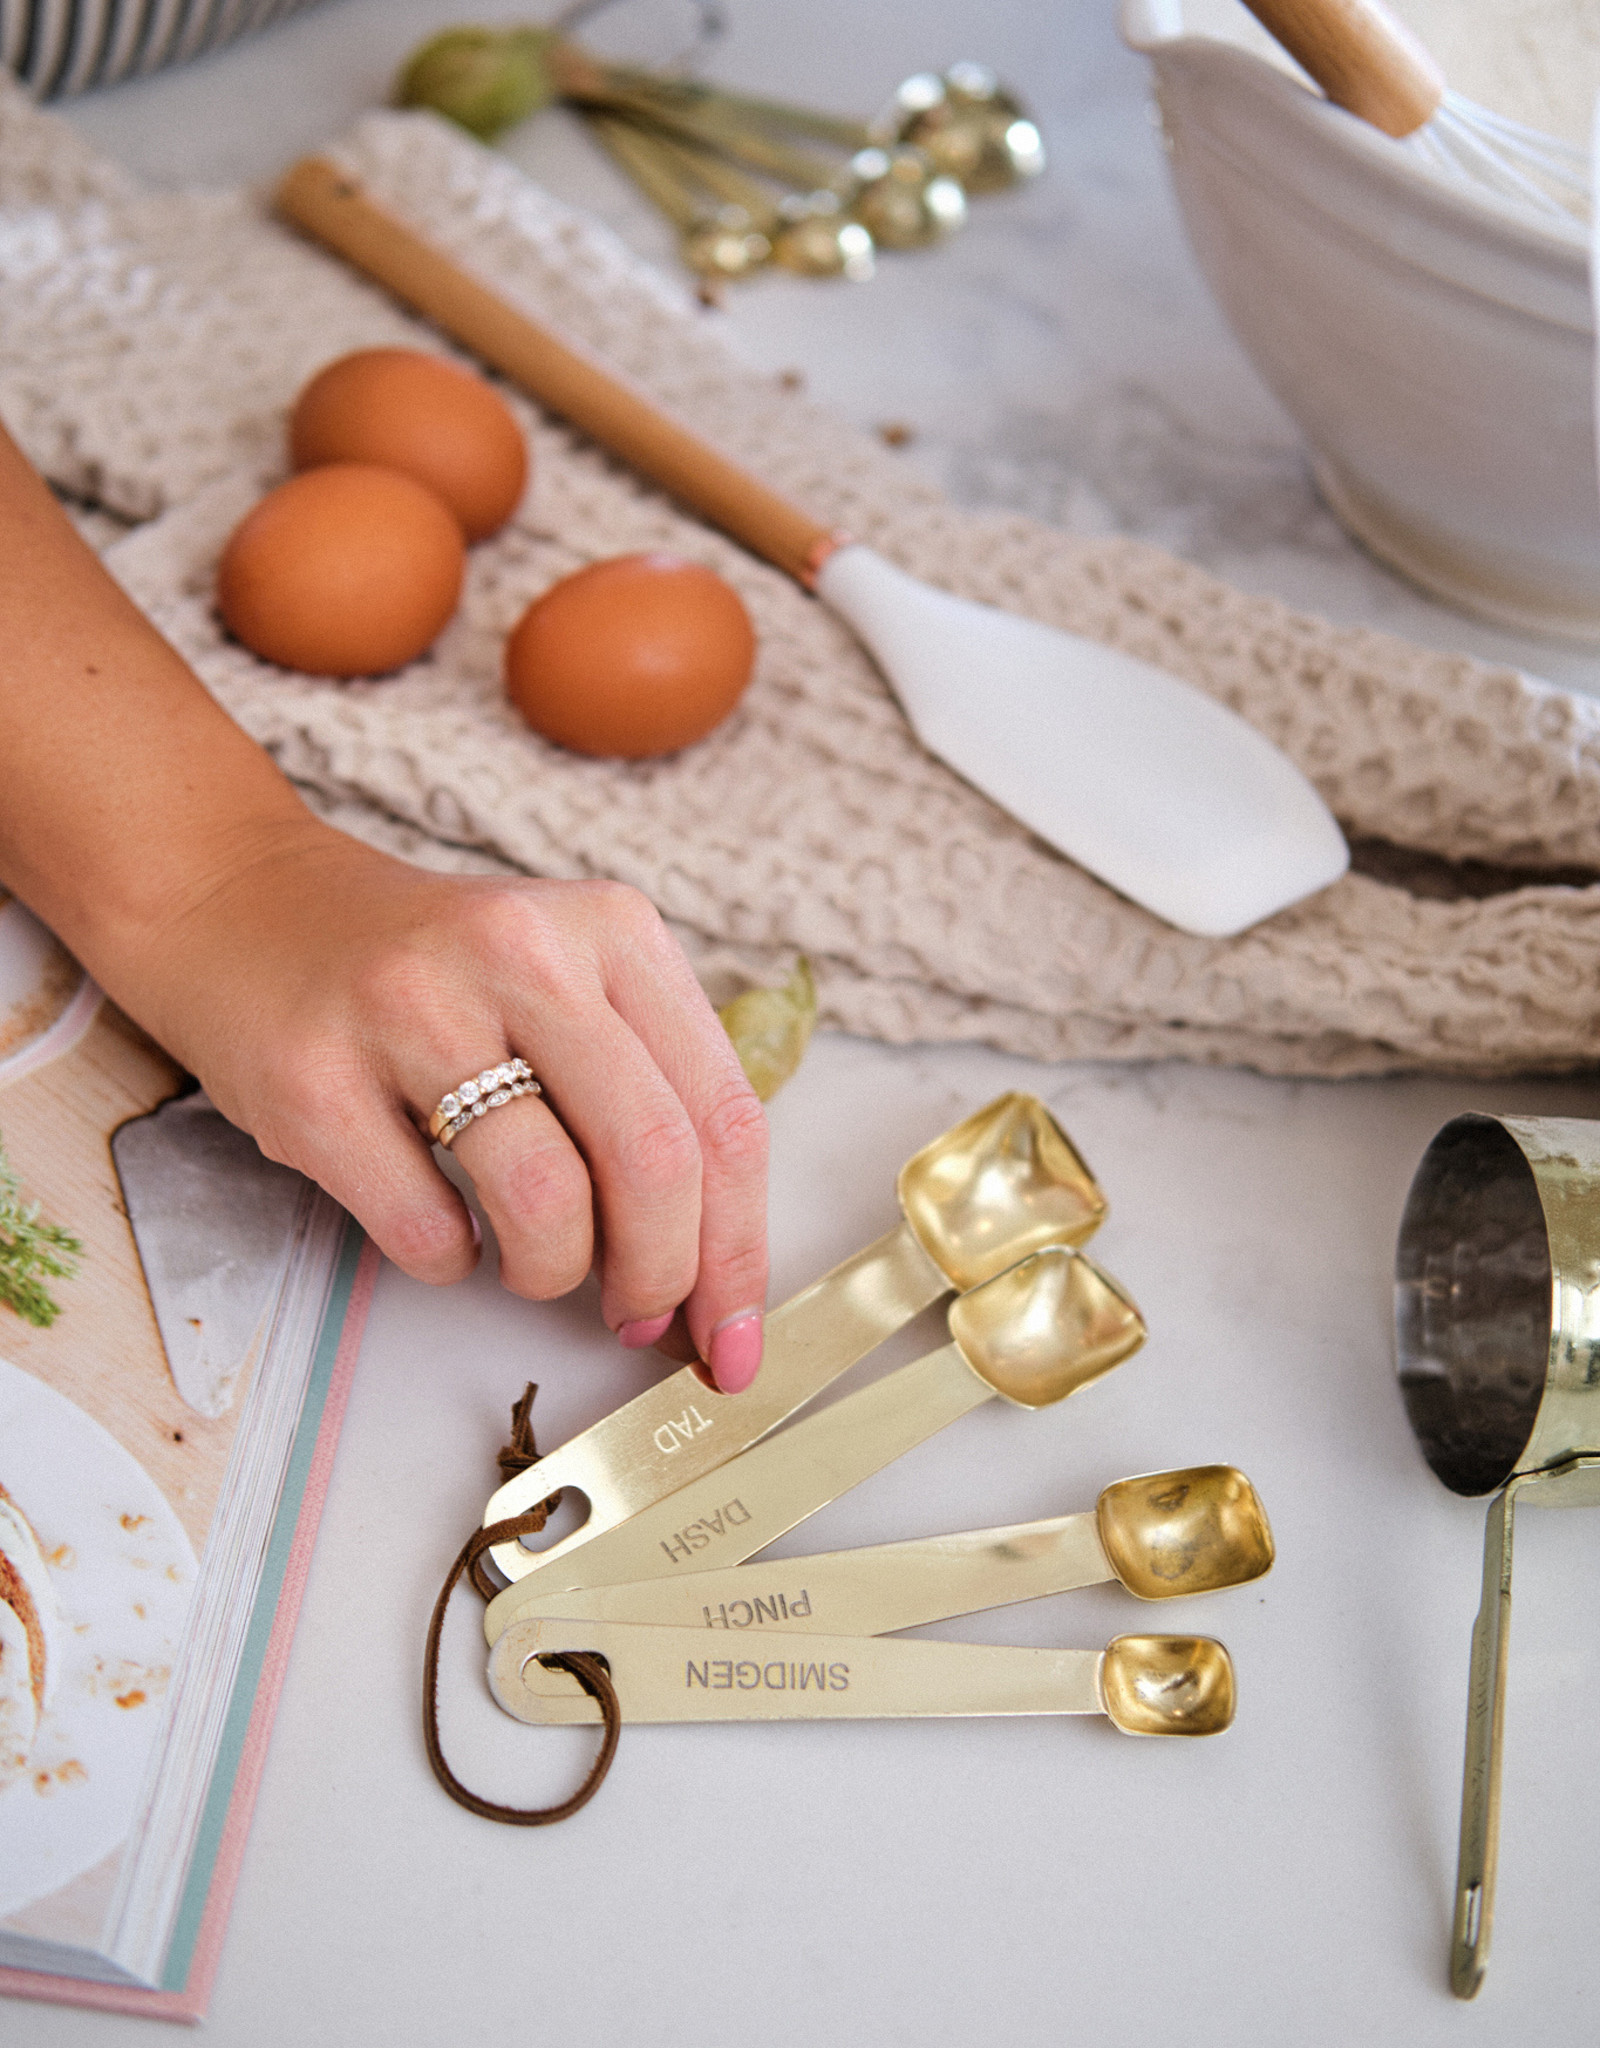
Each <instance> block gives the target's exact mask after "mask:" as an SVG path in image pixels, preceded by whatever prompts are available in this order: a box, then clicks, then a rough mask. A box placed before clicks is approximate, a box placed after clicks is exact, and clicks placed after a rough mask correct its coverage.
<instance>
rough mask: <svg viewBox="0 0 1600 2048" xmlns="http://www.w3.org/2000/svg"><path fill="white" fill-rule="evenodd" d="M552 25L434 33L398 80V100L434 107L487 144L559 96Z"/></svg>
mask: <svg viewBox="0 0 1600 2048" xmlns="http://www.w3.org/2000/svg"><path fill="white" fill-rule="evenodd" d="M555 40H556V38H555V34H554V32H553V31H552V30H550V29H538V28H513V29H493V28H447V29H446V30H445V31H444V32H443V34H442V35H437V36H433V37H431V38H430V39H429V40H428V41H427V42H425V43H424V44H423V45H422V47H421V49H419V50H418V51H417V52H416V54H415V55H414V56H412V57H411V58H409V59H408V60H407V63H406V66H405V69H404V70H403V71H402V72H401V73H400V76H399V78H398V79H397V80H396V82H395V104H396V105H397V106H401V107H431V108H432V109H433V111H434V112H435V113H436V114H443V115H444V116H445V117H446V119H448V120H451V121H455V122H457V123H458V124H459V125H460V126H461V127H463V128H466V129H468V130H469V131H470V132H471V133H472V134H474V135H476V136H478V137H479V138H480V140H482V141H484V142H488V141H491V140H492V139H493V138H494V137H495V136H496V135H498V134H499V133H500V132H501V130H502V129H505V128H514V127H515V126H516V124H517V123H518V122H519V121H525V120H526V119H527V118H528V116H529V115H530V114H537V113H538V111H539V109H540V108H541V107H547V106H549V104H550V102H551V101H552V100H553V99H554V98H555V96H556V88H555V82H554V80H553V79H552V78H551V76H550V67H549V63H548V61H547V58H548V52H549V49H550V46H551V44H552V43H554V42H555Z"/></svg>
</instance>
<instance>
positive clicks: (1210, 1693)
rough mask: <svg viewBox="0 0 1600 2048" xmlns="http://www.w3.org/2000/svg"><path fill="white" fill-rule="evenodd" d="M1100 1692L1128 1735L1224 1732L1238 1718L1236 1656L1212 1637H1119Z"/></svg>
mask: <svg viewBox="0 0 1600 2048" xmlns="http://www.w3.org/2000/svg"><path fill="white" fill-rule="evenodd" d="M1100 1692H1101V1696H1102V1698H1103V1699H1104V1700H1105V1704H1106V1712H1107V1713H1108V1714H1109V1715H1110V1717H1111V1719H1112V1720H1113V1721H1115V1722H1116V1724H1117V1726H1118V1727H1119V1728H1120V1729H1121V1730H1122V1732H1123V1734H1124V1735H1220V1734H1221V1733H1222V1731H1223V1729H1224V1728H1226V1727H1228V1726H1229V1725H1230V1724H1231V1723H1232V1720H1233V1712H1234V1699H1235V1692H1234V1681H1233V1659H1232V1658H1231V1657H1230V1656H1229V1655H1228V1653H1227V1651H1226V1650H1225V1649H1224V1648H1223V1647H1222V1645H1221V1643H1218V1642H1213V1641H1212V1639H1211V1638H1210V1637H1209V1636H1118V1637H1117V1638H1116V1639H1115V1641H1113V1642H1110V1643H1107V1645H1106V1651H1105V1661H1104V1662H1103V1663H1102V1664H1101V1666H1100Z"/></svg>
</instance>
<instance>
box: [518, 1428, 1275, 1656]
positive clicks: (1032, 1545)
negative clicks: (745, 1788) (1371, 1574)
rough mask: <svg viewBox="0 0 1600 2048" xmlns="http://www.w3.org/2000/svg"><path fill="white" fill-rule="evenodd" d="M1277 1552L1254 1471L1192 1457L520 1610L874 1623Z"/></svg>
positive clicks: (1237, 1567) (749, 1622) (1178, 1587)
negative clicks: (814, 1547) (1173, 1466)
mask: <svg viewBox="0 0 1600 2048" xmlns="http://www.w3.org/2000/svg"><path fill="white" fill-rule="evenodd" d="M1272 1559H1273V1545H1272V1531H1271V1529H1270V1528H1269V1527H1268V1525H1267V1516H1266V1510H1265V1509H1264V1508H1263V1507H1262V1505H1261V1500H1260V1496H1259V1495H1258V1494H1257V1493H1256V1490H1255V1488H1254V1487H1253V1486H1252V1485H1251V1484H1250V1482H1249V1480H1248V1479H1246V1477H1245V1476H1244V1474H1243V1473H1242V1472H1239V1471H1236V1470H1235V1469H1234V1468H1233V1467H1232V1466H1231V1465H1194V1466H1190V1467H1188V1468H1187V1469H1186V1470H1184V1471H1180V1472H1151V1473H1146V1474H1144V1475H1143V1476H1142V1477H1140V1478H1137V1479H1118V1480H1116V1481H1115V1482H1114V1483H1113V1484H1112V1485H1110V1486H1108V1487H1106V1488H1105V1490H1104V1491H1103V1492H1102V1493H1101V1495H1100V1498H1099V1500H1098V1501H1097V1502H1096V1504H1095V1506H1094V1508H1093V1509H1092V1510H1091V1512H1089V1513H1088V1514H1078V1515H1057V1516H1054V1517H1053V1518H1051V1519H1049V1520H1046V1521H1037V1522H1018V1523H1014V1524H1012V1525H1011V1526H1010V1527H1007V1528H1001V1529H967V1530H963V1531H962V1532H960V1533H959V1534H957V1535H952V1536H928V1537H923V1538H920V1539H918V1540H916V1541H913V1542H910V1543H879V1544H874V1545H873V1546H872V1547H871V1548H869V1549H861V1550H834V1551H828V1552H825V1553H823V1554H822V1555H821V1556H817V1557H787V1558H783V1559H781V1560H777V1561H774V1562H773V1563H770V1564H759V1563H757V1564H739V1565H732V1566H729V1567H728V1568H727V1569H725V1570H722V1571H713V1572H695V1573H693V1574H692V1575H691V1576H690V1577H688V1578H681V1579H680V1578H663V1579H643V1580H637V1581H635V1582H633V1583H632V1584H629V1585H622V1586H587V1587H582V1588H579V1589H577V1590H575V1591H572V1592H566V1593H547V1594H545V1595H544V1596H543V1597H542V1598H540V1599H537V1600H530V1601H528V1602H527V1603H526V1604H524V1605H522V1606H521V1607H520V1608H519V1612H520V1613H521V1614H523V1615H532V1616H536V1617H546V1618H551V1619H553V1618H556V1617H564V1618H567V1619H573V1620H590V1621H631V1622H641V1623H653V1624H656V1625H658V1626H669V1627H677V1628H706V1629H712V1630H716V1631H718V1632H721V1633H727V1634H730V1635H740V1634H743V1633H745V1632H746V1631H750V1632H751V1633H753V1634H757V1633H758V1634H761V1635H765V1634H766V1632H767V1631H768V1630H769V1629H778V1630H785V1631H794V1630H799V1631H801V1632H802V1633H804V1634H808V1635H809V1634H812V1633H826V1634H829V1635H840V1636H846V1635H848V1636H877V1635H889V1634H892V1633H893V1632H894V1631H895V1630H897V1629H903V1628H920V1627H921V1626H922V1625H923V1624H924V1623H925V1622H930V1621H948V1620H950V1619H952V1618H953V1617H954V1616H956V1615H958V1614H977V1613H979V1612H980V1611H981V1610H983V1609H986V1608H990V1607H1009V1606H1011V1605H1013V1604H1015V1603H1016V1602H1017V1601H1019V1600H1038V1599H1042V1598H1043V1597H1044V1596H1045V1595H1047V1594H1050V1593H1066V1592H1070V1591H1072V1590H1073V1589H1074V1588H1076V1587H1079V1586H1094V1585H1099V1584H1101V1583H1102V1582H1104V1581H1105V1580H1107V1579H1117V1580H1120V1581H1121V1583H1122V1585H1123V1586H1125V1587H1126V1588H1127V1590H1128V1591H1129V1592H1130V1593H1132V1594H1134V1595H1135V1597H1136V1598H1138V1599H1140V1600H1174V1599H1178V1598H1180V1597H1182V1596H1184V1595H1187V1594H1191V1593H1213V1592H1218V1591H1220V1590H1221V1589H1222V1588H1224V1587H1227V1586H1242V1585H1246V1584H1247V1583H1248V1582H1249V1581H1250V1580H1252V1579H1258V1578H1260V1577H1261V1576H1262V1574H1263V1573H1265V1572H1267V1571H1269V1570H1270V1569H1271V1566H1272ZM534 1584H535V1585H537V1580H535V1582H534ZM528 1590H529V1591H532V1590H533V1588H532V1587H529V1588H528Z"/></svg>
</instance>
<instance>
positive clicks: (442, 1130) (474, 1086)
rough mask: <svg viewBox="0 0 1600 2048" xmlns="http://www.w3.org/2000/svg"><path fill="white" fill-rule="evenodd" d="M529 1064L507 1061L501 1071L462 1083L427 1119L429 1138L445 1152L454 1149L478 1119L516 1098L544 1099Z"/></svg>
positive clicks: (491, 1069)
mask: <svg viewBox="0 0 1600 2048" xmlns="http://www.w3.org/2000/svg"><path fill="white" fill-rule="evenodd" d="M543 1093H544V1090H543V1089H542V1088H541V1087H540V1086H539V1084H538V1082H537V1081H536V1080H535V1079H534V1078H533V1069H532V1067H530V1066H529V1065H528V1063H527V1061H526V1060H506V1061H505V1062H504V1063H503V1064H502V1065H500V1066H498V1067H485V1068H484V1070H483V1072H482V1073H481V1074H475V1075H474V1076H473V1077H472V1079H471V1080H470V1081H463V1082H462V1083H461V1084H460V1086H459V1087H457V1088H452V1089H451V1091H450V1093H449V1094H448V1095H446V1096H445V1097H443V1099H442V1100H441V1101H440V1104H439V1107H438V1108H437V1109H436V1110H435V1111H434V1112H433V1115H432V1116H430V1117H429V1119H428V1136H429V1137H430V1138H434V1139H436V1140H437V1141H438V1143H439V1144H441V1145H443V1146H444V1147H445V1148H446V1150H448V1149H449V1147H450V1146H451V1145H453V1144H454V1143H455V1141H456V1139H457V1138H459V1137H460V1135H461V1133H462V1132H463V1131H464V1130H465V1129H466V1128H467V1125H468V1124H470V1123H471V1122H472V1121H473V1119H474V1118H475V1117H480V1116H487V1115H488V1113H489V1111H490V1110H491V1109H498V1108H499V1107H500V1105H501V1104H502V1103H503V1102H510V1101H511V1099H512V1098H513V1096H517V1095H542V1094H543Z"/></svg>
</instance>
